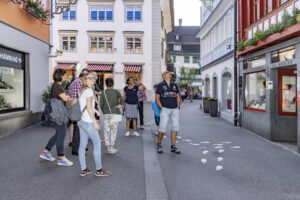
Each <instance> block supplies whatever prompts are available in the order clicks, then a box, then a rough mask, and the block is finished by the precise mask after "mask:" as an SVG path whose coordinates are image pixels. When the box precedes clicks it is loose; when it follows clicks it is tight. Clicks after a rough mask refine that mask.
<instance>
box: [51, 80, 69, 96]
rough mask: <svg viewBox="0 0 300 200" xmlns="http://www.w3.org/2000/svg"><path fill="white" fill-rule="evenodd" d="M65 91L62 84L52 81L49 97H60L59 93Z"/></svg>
mask: <svg viewBox="0 0 300 200" xmlns="http://www.w3.org/2000/svg"><path fill="white" fill-rule="evenodd" d="M62 93H66V91H65V89H64V88H63V86H61V85H59V84H58V83H56V82H54V83H53V85H52V92H51V98H56V99H61V98H60V96H59V95H60V94H62Z"/></svg>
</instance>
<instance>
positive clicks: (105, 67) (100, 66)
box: [87, 64, 113, 71]
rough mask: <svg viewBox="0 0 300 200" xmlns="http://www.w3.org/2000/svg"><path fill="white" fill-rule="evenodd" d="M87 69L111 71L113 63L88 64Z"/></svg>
mask: <svg viewBox="0 0 300 200" xmlns="http://www.w3.org/2000/svg"><path fill="white" fill-rule="evenodd" d="M87 69H88V70H91V71H112V70H113V65H107V64H88V66H87Z"/></svg>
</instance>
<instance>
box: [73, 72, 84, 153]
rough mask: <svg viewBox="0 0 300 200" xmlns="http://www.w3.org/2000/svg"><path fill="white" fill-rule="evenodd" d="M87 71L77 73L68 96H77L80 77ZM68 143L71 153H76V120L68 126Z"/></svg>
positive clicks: (80, 84) (78, 138)
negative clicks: (77, 75)
mask: <svg viewBox="0 0 300 200" xmlns="http://www.w3.org/2000/svg"><path fill="white" fill-rule="evenodd" d="M87 73H88V72H86V71H84V72H81V73H80V74H79V77H78V78H76V79H75V80H74V81H73V82H72V83H71V85H70V90H69V95H70V98H72V99H76V98H78V96H79V90H80V88H81V86H82V78H83V76H84V75H85V74H87ZM69 132H70V143H69V146H70V147H72V155H78V149H79V140H80V134H79V128H78V125H77V122H75V121H71V124H70V127H69Z"/></svg>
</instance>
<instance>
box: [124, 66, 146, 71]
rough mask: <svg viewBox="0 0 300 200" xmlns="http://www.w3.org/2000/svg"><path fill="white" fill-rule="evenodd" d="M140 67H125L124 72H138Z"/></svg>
mask: <svg viewBox="0 0 300 200" xmlns="http://www.w3.org/2000/svg"><path fill="white" fill-rule="evenodd" d="M141 70H142V65H125V68H124V72H140V71H141Z"/></svg>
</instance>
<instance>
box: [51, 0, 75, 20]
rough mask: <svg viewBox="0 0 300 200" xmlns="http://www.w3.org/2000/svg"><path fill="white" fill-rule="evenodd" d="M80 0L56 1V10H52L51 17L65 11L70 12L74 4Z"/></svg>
mask: <svg viewBox="0 0 300 200" xmlns="http://www.w3.org/2000/svg"><path fill="white" fill-rule="evenodd" d="M77 2H78V0H55V2H54V9H53V10H52V13H51V17H52V18H53V17H54V16H53V15H54V14H61V13H62V12H63V11H64V10H67V11H69V10H70V6H71V5H72V4H76V3H77Z"/></svg>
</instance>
